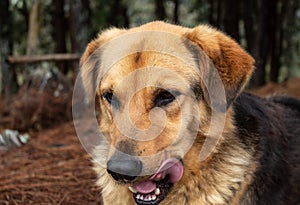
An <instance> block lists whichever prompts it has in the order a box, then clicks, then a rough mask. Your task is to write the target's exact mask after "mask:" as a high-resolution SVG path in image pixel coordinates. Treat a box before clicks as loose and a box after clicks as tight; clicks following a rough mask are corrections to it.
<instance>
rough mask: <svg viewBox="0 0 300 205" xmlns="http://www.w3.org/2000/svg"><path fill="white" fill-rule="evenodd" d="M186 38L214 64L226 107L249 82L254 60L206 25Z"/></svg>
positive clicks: (194, 30) (231, 41)
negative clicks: (222, 87)
mask: <svg viewBox="0 0 300 205" xmlns="http://www.w3.org/2000/svg"><path fill="white" fill-rule="evenodd" d="M186 37H187V38H188V39H189V40H191V41H192V42H194V43H196V45H197V46H198V47H199V48H200V49H201V50H202V51H204V53H205V54H206V55H207V56H208V57H209V58H210V60H211V61H212V63H213V64H214V67H215V68H216V69H217V71H218V75H219V76H220V78H221V80H222V83H223V85H224V88H225V95H226V101H227V107H228V106H229V105H230V104H231V103H232V101H233V100H234V99H235V98H236V97H237V96H238V94H239V93H240V91H241V90H242V88H243V87H244V86H245V84H246V83H247V81H248V80H249V78H250V76H251V74H252V72H253V70H254V59H253V58H252V57H251V56H250V55H249V54H248V53H247V52H246V51H244V50H243V49H242V48H241V47H240V46H239V45H238V44H237V43H236V42H235V41H234V40H232V39H231V38H230V37H228V36H226V35H225V34H223V33H222V32H220V31H217V30H215V29H213V28H211V27H209V26H206V25H200V26H198V27H196V28H194V29H192V30H191V31H189V32H187V34H186ZM210 77H212V78H213V77H215V76H210ZM207 80H214V79H207Z"/></svg>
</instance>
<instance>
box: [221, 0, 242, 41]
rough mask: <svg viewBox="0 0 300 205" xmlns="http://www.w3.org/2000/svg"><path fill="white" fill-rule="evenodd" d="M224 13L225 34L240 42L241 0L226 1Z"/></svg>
mask: <svg viewBox="0 0 300 205" xmlns="http://www.w3.org/2000/svg"><path fill="white" fill-rule="evenodd" d="M219 4H220V3H219ZM224 13H225V15H224V30H225V32H226V33H227V34H228V35H230V36H231V37H232V38H233V39H235V40H236V41H237V42H239V41H240V34H239V23H240V0H225V2H224Z"/></svg>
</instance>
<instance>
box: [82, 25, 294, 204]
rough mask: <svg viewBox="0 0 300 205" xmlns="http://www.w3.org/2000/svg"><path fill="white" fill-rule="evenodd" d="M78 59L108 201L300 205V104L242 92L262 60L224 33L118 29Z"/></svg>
mask: <svg viewBox="0 0 300 205" xmlns="http://www.w3.org/2000/svg"><path fill="white" fill-rule="evenodd" d="M80 64H81V73H82V76H81V78H82V81H83V84H84V86H85V89H86V91H87V93H90V94H91V95H92V98H93V96H95V95H96V103H97V104H98V105H99V110H98V112H99V113H100V114H99V119H98V121H99V129H100V130H101V133H103V136H104V138H103V140H105V141H106V142H107V143H106V145H101V144H100V145H97V146H95V149H94V154H95V156H96V159H95V160H94V170H95V171H96V173H97V176H98V180H97V185H99V187H100V188H101V191H102V197H103V203H104V204H105V205H121V204H122V205H123V204H128V205H129V204H130V205H132V204H138V205H158V204H159V205H171V204H172V205H173V204H179V205H184V204H186V205H199V204H205V205H209V204H219V205H221V204H245V205H246V204H249V205H250V204H251V205H252V204H272V205H273V204H288V205H293V204H295V205H296V204H300V147H299V146H300V126H299V125H300V101H299V100H296V99H293V98H290V97H287V96H272V97H268V98H260V97H256V96H254V95H251V94H248V93H246V92H243V88H244V86H245V84H246V83H247V82H248V80H249V78H250V77H251V74H252V72H253V70H254V59H253V58H252V57H251V56H250V55H249V54H248V53H247V52H246V51H244V50H243V49H242V48H241V47H240V46H239V45H238V44H237V43H236V42H235V41H234V40H232V39H231V38H230V37H228V36H226V35H225V34H224V33H222V32H220V31H217V30H216V29H214V28H212V27H209V26H207V25H199V26H197V27H195V28H185V27H181V26H178V25H172V24H168V23H165V22H160V21H156V22H151V23H147V24H145V25H142V26H139V27H135V28H131V29H117V28H111V29H108V30H106V31H104V32H102V33H101V34H100V35H99V36H98V38H96V39H95V40H93V41H91V42H90V43H89V44H88V45H87V47H86V50H85V52H84V54H83V56H82V58H81V62H80ZM92 87H94V88H95V90H94V89H93V88H92ZM97 158H99V159H100V158H104V159H101V160H99V159H97ZM98 161H104V163H102V164H101V163H99V162H98Z"/></svg>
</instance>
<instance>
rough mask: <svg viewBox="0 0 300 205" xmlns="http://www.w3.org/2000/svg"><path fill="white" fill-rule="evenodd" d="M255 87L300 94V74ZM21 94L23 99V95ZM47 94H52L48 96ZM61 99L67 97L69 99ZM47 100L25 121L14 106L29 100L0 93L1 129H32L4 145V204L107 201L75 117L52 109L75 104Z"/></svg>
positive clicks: (0, 189)
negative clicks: (19, 142)
mask: <svg viewBox="0 0 300 205" xmlns="http://www.w3.org/2000/svg"><path fill="white" fill-rule="evenodd" d="M51 92H52V91H51ZM250 92H254V93H256V94H258V95H260V96H267V95H270V94H274V93H277V94H287V95H291V96H294V97H298V98H300V78H292V79H289V80H287V81H286V82H284V83H282V84H273V83H271V84H268V85H266V86H264V87H261V88H259V89H255V90H252V91H250ZM69 93H70V92H69ZM19 95H20V94H19ZM19 95H18V97H19V98H18V101H20V100H19V99H21V98H20V96H19ZM21 97H22V96H21ZM31 97H34V98H35V99H37V98H36V93H35V92H33V96H31ZM45 98H47V96H43V99H45ZM68 99H70V98H68ZM61 100H62V101H64V102H65V100H66V99H61ZM26 101H28V96H27V97H26ZM30 102H31V101H30ZM31 103H32V102H31ZM43 103H44V104H43V106H34V108H35V109H33V108H31V109H33V110H31V111H30V116H31V117H30V119H29V118H26V119H27V120H28V121H29V122H30V123H29V124H26V123H25V124H24V122H23V124H22V126H21V127H20V119H18V120H17V122H16V120H15V119H12V118H13V117H16V116H18V114H16V113H15V111H13V109H15V110H19V111H18V112H21V111H22V110H24V107H22V106H21V107H20V104H23V103H20V102H19V103H17V104H15V103H11V105H10V106H8V105H7V104H5V103H4V102H3V101H1V99H0V131H1V132H2V131H3V130H4V129H7V128H10V129H17V128H18V130H23V131H25V130H27V131H28V130H29V131H28V133H29V135H30V139H29V141H28V143H26V144H25V145H23V146H21V147H15V148H11V149H9V150H7V151H1V150H0V205H2V204H3V205H11V204H26V205H27V204H72V205H73V204H74V205H76V204H78V205H79V204H85V205H89V204H90V205H92V204H101V203H102V202H101V195H100V190H99V188H97V187H96V186H95V181H96V176H95V174H94V172H93V170H92V164H91V160H90V156H89V155H88V154H87V153H86V151H85V150H84V149H83V148H82V146H81V144H80V142H79V140H78V138H77V136H76V132H75V129H74V125H73V122H72V120H71V118H70V117H66V116H63V115H62V114H58V115H55V116H53V115H49V113H48V114H47V112H50V113H51V111H53V112H54V111H55V112H58V113H61V112H62V111H66V109H69V105H67V107H66V106H63V108H62V110H59V109H58V105H59V103H58V101H56V103H51V102H49V101H48V100H47V101H46V103H45V100H43ZM57 103H58V104H57ZM64 104H66V103H64ZM18 106H19V107H18ZM49 106H54V107H55V109H54V108H52V107H49ZM53 109H54V110H53ZM44 112H46V114H44V115H46V116H44V115H43V113H44ZM33 114H35V118H34V119H33V118H32V115H33ZM19 115H21V114H20V113H19ZM68 115H69V114H68ZM68 115H67V116H68ZM21 116H22V115H21ZM45 118H47V119H48V121H47V124H39V123H38V122H39V121H41V120H43V119H45ZM51 122H52V124H51ZM18 126H19V127H18ZM85 126H88V125H85Z"/></svg>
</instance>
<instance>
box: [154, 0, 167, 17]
mask: <svg viewBox="0 0 300 205" xmlns="http://www.w3.org/2000/svg"><path fill="white" fill-rule="evenodd" d="M155 16H156V18H157V19H159V20H165V19H166V18H167V13H166V9H165V5H164V0H155Z"/></svg>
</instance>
